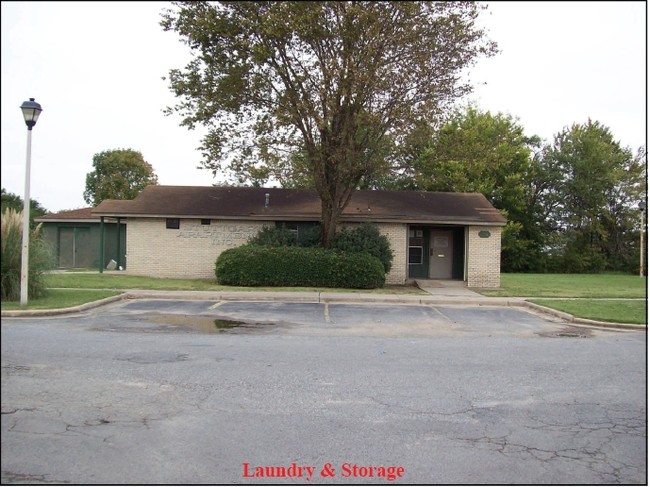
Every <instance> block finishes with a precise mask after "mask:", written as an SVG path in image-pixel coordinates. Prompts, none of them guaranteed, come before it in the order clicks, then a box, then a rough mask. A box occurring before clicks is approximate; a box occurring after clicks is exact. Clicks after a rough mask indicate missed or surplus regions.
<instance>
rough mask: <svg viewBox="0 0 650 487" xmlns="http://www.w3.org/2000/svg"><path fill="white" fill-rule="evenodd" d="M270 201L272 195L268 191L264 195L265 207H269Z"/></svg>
mask: <svg viewBox="0 0 650 487" xmlns="http://www.w3.org/2000/svg"><path fill="white" fill-rule="evenodd" d="M270 201H271V195H270V194H269V193H266V194H265V195H264V208H268V207H269V203H270Z"/></svg>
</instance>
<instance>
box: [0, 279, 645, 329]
mask: <svg viewBox="0 0 650 487" xmlns="http://www.w3.org/2000/svg"><path fill="white" fill-rule="evenodd" d="M123 299H166V300H170V299H183V300H197V301H269V302H272V301H279V302H285V303H358V304H364V303H365V304H369V303H370V304H373V303H374V304H407V305H425V306H440V305H445V306H505V307H522V308H528V309H530V310H532V311H535V312H537V313H542V314H546V315H549V316H553V317H555V318H559V319H561V320H564V321H567V322H569V323H575V324H582V325H588V326H594V327H599V328H613V329H621V330H637V331H644V330H646V328H647V325H643V324H642V325H639V324H633V323H611V322H605V321H595V320H588V319H585V318H578V317H575V316H573V315H571V314H569V313H564V312H562V311H558V310H555V309H552V308H548V307H546V306H542V305H540V304H535V303H531V302H529V301H526V300H525V299H523V298H499V297H494V298H492V297H474V296H470V297H464V296H431V295H428V296H425V295H411V294H403V295H400V294H364V293H327V292H320V291H307V292H290V291H285V292H268V291H151V290H140V289H132V290H128V291H125V292H124V293H122V294H119V295H117V296H111V297H109V298H104V299H100V300H99V301H93V302H92V303H86V304H83V305H80V306H73V307H71V308H61V309H49V310H48V309H42V310H8V311H4V310H3V311H2V314H1V316H2V317H3V318H4V317H7V318H16V317H32V316H55V315H63V314H71V313H79V312H82V311H87V310H89V309H93V308H98V307H100V306H104V305H106V304H110V303H113V302H115V301H121V300H123Z"/></svg>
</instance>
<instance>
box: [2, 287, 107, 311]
mask: <svg viewBox="0 0 650 487" xmlns="http://www.w3.org/2000/svg"><path fill="white" fill-rule="evenodd" d="M118 294H120V292H118V291H106V290H88V289H82V290H79V289H75V290H72V289H70V290H68V289H49V290H48V292H47V296H45V297H42V298H37V299H30V300H29V301H28V302H27V308H26V309H59V308H70V307H72V306H79V305H80V304H85V303H91V302H93V301H99V300H100V299H104V298H108V297H110V296H116V295H118ZM2 309H3V310H16V309H23V308H21V306H20V303H19V302H18V301H3V302H2Z"/></svg>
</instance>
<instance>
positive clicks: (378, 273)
mask: <svg viewBox="0 0 650 487" xmlns="http://www.w3.org/2000/svg"><path fill="white" fill-rule="evenodd" d="M215 274H216V277H217V282H218V283H219V284H224V285H229V286H320V287H343V288H356V289H373V288H377V287H382V286H383V285H384V282H385V274H384V266H383V265H382V263H381V261H380V260H379V259H378V258H377V257H373V256H372V255H370V254H367V253H349V252H340V251H337V250H332V249H323V248H308V247H262V246H257V245H242V246H240V247H235V248H232V249H228V250H224V251H223V252H221V254H220V255H219V257H218V258H217V262H216V265H215Z"/></svg>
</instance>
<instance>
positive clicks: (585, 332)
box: [537, 325, 594, 338]
mask: <svg viewBox="0 0 650 487" xmlns="http://www.w3.org/2000/svg"><path fill="white" fill-rule="evenodd" d="M537 335H539V336H541V337H547V338H591V337H593V336H594V332H593V331H591V330H590V329H588V328H582V327H579V326H571V325H568V326H565V327H564V328H562V329H560V330H554V331H545V332H540V333H537Z"/></svg>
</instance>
